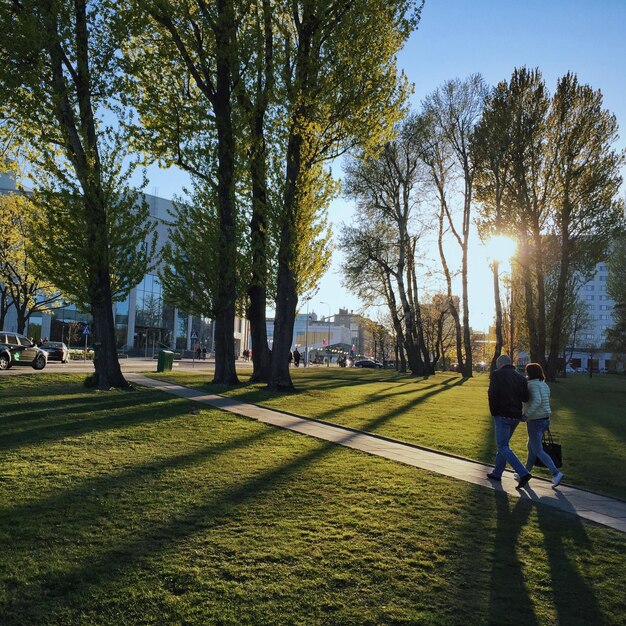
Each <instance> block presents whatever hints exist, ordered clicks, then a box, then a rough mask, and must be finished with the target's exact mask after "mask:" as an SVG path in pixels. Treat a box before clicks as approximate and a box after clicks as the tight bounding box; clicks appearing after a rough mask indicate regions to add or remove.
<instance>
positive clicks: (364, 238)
mask: <svg viewBox="0 0 626 626" xmlns="http://www.w3.org/2000/svg"><path fill="white" fill-rule="evenodd" d="M392 236H393V232H392V229H391V228H390V227H389V225H388V224H386V225H385V224H382V223H380V222H371V221H370V220H369V219H368V218H367V216H366V215H362V216H359V218H358V219H357V223H356V225H355V226H344V227H343V228H342V231H341V237H340V246H341V247H342V248H343V249H344V250H349V251H350V254H349V255H347V256H346V258H345V261H344V263H343V264H342V267H341V269H342V273H343V285H344V286H345V287H346V288H347V289H348V290H349V291H350V292H352V293H354V294H355V295H357V296H358V297H359V298H360V300H361V301H362V302H365V304H366V305H370V306H376V305H379V304H380V303H381V301H382V303H383V305H386V307H387V309H388V311H389V317H390V319H391V323H392V325H393V329H394V333H395V339H396V347H397V349H396V369H398V370H399V371H400V372H403V373H404V372H406V368H407V363H406V352H405V333H404V329H403V325H402V323H403V314H402V310H401V307H400V305H399V304H398V299H397V296H396V290H395V288H394V284H393V283H394V278H393V275H394V269H393V268H394V265H395V262H394V260H393V259H394V257H395V256H396V253H395V251H394V250H393V244H392V243H391V242H392V241H393V239H392Z"/></svg>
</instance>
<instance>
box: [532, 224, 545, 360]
mask: <svg viewBox="0 0 626 626" xmlns="http://www.w3.org/2000/svg"><path fill="white" fill-rule="evenodd" d="M535 228H536V232H535V236H534V239H535V242H534V243H535V246H534V247H535V276H536V280H537V363H541V365H543V366H545V364H546V282H545V275H544V272H543V263H544V260H543V244H542V239H541V237H542V236H541V234H540V232H539V225H536V226H535Z"/></svg>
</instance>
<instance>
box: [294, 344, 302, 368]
mask: <svg viewBox="0 0 626 626" xmlns="http://www.w3.org/2000/svg"><path fill="white" fill-rule="evenodd" d="M301 356H302V355H301V354H300V351H299V350H298V348H296V349H295V350H294V351H293V364H294V365H295V366H296V367H300V357H301Z"/></svg>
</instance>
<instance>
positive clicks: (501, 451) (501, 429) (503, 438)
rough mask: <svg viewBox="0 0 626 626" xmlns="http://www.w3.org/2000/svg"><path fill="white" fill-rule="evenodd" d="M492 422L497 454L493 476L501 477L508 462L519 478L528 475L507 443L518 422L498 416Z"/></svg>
mask: <svg viewBox="0 0 626 626" xmlns="http://www.w3.org/2000/svg"><path fill="white" fill-rule="evenodd" d="M494 420H495V423H496V446H497V447H498V453H497V454H496V464H495V466H494V468H493V474H494V475H495V476H502V474H503V472H504V468H505V467H506V464H507V461H508V463H509V465H510V466H511V467H512V468H513V469H514V470H515V471H516V472H517V473H518V474H519V475H520V476H525V475H526V474H528V473H529V472H528V470H527V469H526V468H525V467H524V466H523V465H522V462H521V461H520V460H519V459H518V458H517V456H516V455H515V452H513V450H511V448H510V447H509V441H510V440H511V437H512V436H513V433H514V432H515V429H516V428H517V425H518V424H519V422H520V421H519V420H515V419H510V418H508V417H502V416H500V415H496V416H495V417H494Z"/></svg>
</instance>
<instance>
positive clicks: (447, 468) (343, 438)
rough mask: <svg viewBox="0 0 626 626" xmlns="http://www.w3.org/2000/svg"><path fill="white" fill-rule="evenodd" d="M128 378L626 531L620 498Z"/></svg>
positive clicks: (625, 508)
mask: <svg viewBox="0 0 626 626" xmlns="http://www.w3.org/2000/svg"><path fill="white" fill-rule="evenodd" d="M125 377H126V379H127V380H128V381H131V382H133V383H135V384H137V385H143V386H146V387H151V388H153V389H158V390H160V391H165V392H166V393H171V394H174V395H177V396H180V397H183V398H187V399H189V400H193V401H194V402H200V403H202V404H206V405H208V406H211V407H214V408H218V409H223V410H224V411H229V412H231V413H235V414H237V415H243V416H245V417H248V418H251V419H255V420H258V421H260V422H264V423H266V424H271V425H272V426H278V427H279V428H286V429H288V430H292V431H294V432H298V433H302V434H304V435H309V436H311V437H317V438H318V439H323V440H325V441H332V442H334V443H336V444H339V445H342V446H346V447H348V448H354V449H356V450H361V451H363V452H368V453H370V454H375V455H377V456H381V457H385V458H387V459H391V460H393V461H399V462H400V463H405V464H407V465H413V466H414V467H419V468H421V469H425V470H429V471H431V472H436V473H437V474H443V475H444V476H449V477H451V478H456V479H457V480H463V481H465V482H468V483H473V484H475V485H481V486H482V487H485V488H487V489H493V490H495V491H503V492H505V493H507V494H508V495H510V496H514V497H517V498H525V499H528V500H532V501H533V502H537V503H539V504H543V505H547V506H552V507H554V508H557V509H560V510H562V511H566V512H567V513H571V514H573V515H577V516H579V517H581V518H583V519H586V520H590V521H593V522H597V523H599V524H602V525H604V526H608V527H609V528H613V529H615V530H619V531H621V532H626V502H624V501H622V500H617V499H615V498H609V497H606V496H601V495H598V494H595V493H592V492H590V491H584V490H583V489H575V488H574V487H568V486H566V485H560V486H559V487H557V488H556V489H553V488H552V485H551V484H550V482H549V481H547V480H544V479H541V478H533V479H532V480H531V481H530V483H529V485H527V486H526V487H525V488H523V489H519V490H518V489H516V488H515V486H516V484H517V482H516V481H515V479H514V478H513V474H512V472H505V474H504V476H503V477H502V482H501V483H498V482H492V481H490V480H489V479H488V478H487V476H486V475H487V472H489V471H491V469H492V467H491V466H489V465H484V464H482V463H478V462H476V461H470V460H467V459H462V458H458V457H454V456H449V455H447V454H444V453H441V452H436V451H433V450H426V449H423V448H419V447H417V446H413V445H410V444H405V443H401V442H398V441H392V440H389V439H385V438H383V437H379V436H376V435H371V434H368V433H364V432H360V431H355V430H351V429H349V428H345V427H342V426H334V425H332V424H328V423H324V422H319V421H316V420H313V419H308V418H303V417H297V416H295V415H289V414H286V413H280V412H278V411H273V410H271V409H266V408H263V407H260V406H257V405H254V404H246V403H244V402H240V401H238V400H233V399H231V398H224V397H222V396H217V395H213V394H205V393H203V392H202V391H199V390H198V389H192V388H190V387H183V386H181V385H175V384H173V383H168V382H164V381H160V380H155V379H153V378H149V377H147V376H144V375H142V374H136V373H130V372H129V373H125ZM566 479H567V475H566Z"/></svg>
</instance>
